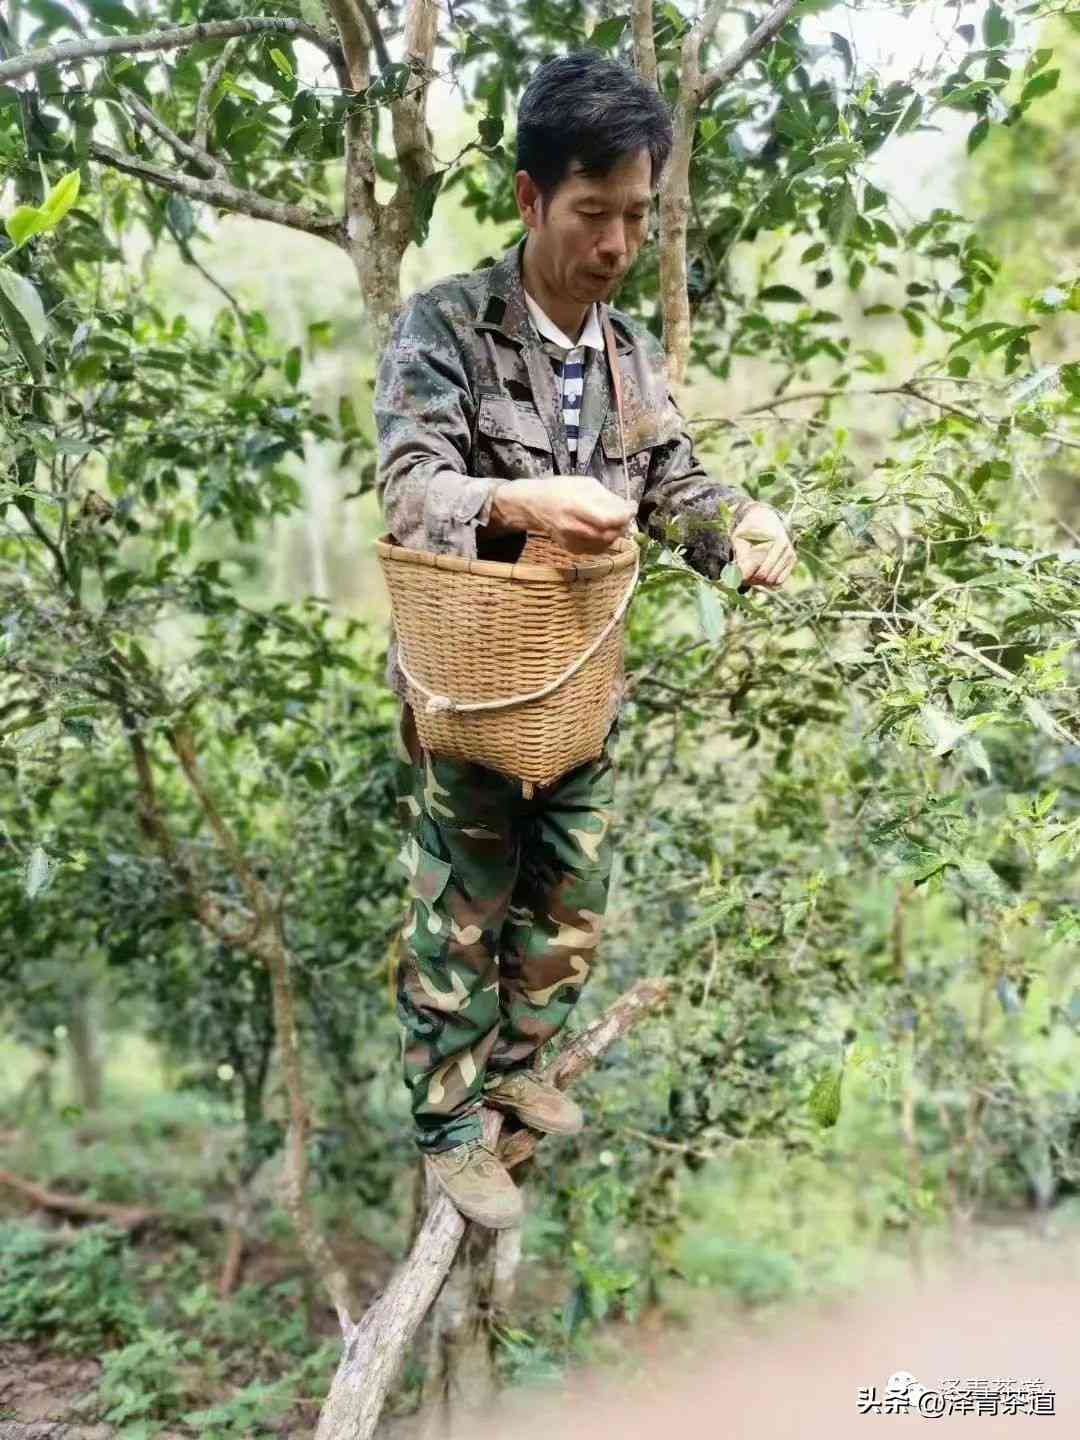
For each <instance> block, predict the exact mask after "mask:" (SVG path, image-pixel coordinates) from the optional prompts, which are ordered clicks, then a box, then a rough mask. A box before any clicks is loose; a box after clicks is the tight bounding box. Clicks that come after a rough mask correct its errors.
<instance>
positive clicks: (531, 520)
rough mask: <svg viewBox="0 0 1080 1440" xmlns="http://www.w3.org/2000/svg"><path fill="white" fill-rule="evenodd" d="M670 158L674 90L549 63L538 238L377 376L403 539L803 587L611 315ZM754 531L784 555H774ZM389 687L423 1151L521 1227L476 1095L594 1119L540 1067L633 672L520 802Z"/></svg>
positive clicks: (429, 322) (486, 1213)
mask: <svg viewBox="0 0 1080 1440" xmlns="http://www.w3.org/2000/svg"><path fill="white" fill-rule="evenodd" d="M672 143H673V136H672V129H671V123H670V119H669V115H668V111H667V107H666V105H665V103H664V101H663V99H662V97H661V96H660V95H659V94H658V93H657V92H656V91H655V90H654V89H653V88H652V87H651V86H649V85H646V84H645V83H643V82H642V81H641V80H640V79H639V78H638V77H637V76H636V75H635V74H634V72H633V71H631V70H629V69H628V68H627V67H626V66H624V65H621V64H618V63H617V62H613V61H611V60H609V59H607V58H605V57H604V56H603V55H601V54H600V53H599V52H596V51H591V50H584V51H578V52H575V53H573V54H569V55H566V56H563V57H561V58H559V59H556V60H552V61H550V62H548V63H547V64H546V65H544V66H543V67H542V68H541V69H540V70H539V71H537V73H536V75H535V76H534V77H533V79H532V81H531V82H530V84H529V85H528V87H527V89H526V90H525V93H524V95H523V96H522V100H521V104H520V107H519V112H518V134H517V156H516V158H517V170H516V174H515V177H514V183H515V195H516V198H517V205H518V210H519V213H520V215H521V220H522V223H523V225H524V226H525V229H526V232H527V233H526V235H525V236H524V237H523V239H522V240H521V241H519V242H518V243H517V244H515V245H513V246H511V248H510V249H508V250H507V251H506V252H505V254H504V255H503V256H502V258H501V259H500V260H498V261H497V262H496V263H495V264H493V265H491V266H490V267H488V268H486V269H480V270H476V271H472V272H465V273H461V274H457V275H451V276H450V277H448V278H447V279H445V280H442V281H439V282H436V283H435V284H433V285H429V286H426V287H424V288H423V289H421V290H419V291H417V292H416V293H415V294H414V295H412V296H411V297H410V299H409V300H408V302H407V303H406V304H405V306H404V307H403V309H402V311H401V313H400V314H399V316H398V317H397V319H396V321H395V323H394V326H393V330H392V333H391V336H390V340H389V343H388V345H387V347H386V350H385V351H384V353H383V356H382V359H381V361H380V364H379V369H378V376H377V381H376V390H375V419H376V428H377V443H378V487H377V488H378V493H379V498H380V502H381V504H382V507H383V512H384V516H385V520H386V525H387V529H388V530H389V531H390V533H391V534H392V535H393V536H394V537H395V539H396V540H397V542H398V543H399V544H401V545H404V546H408V547H411V548H415V549H422V550H429V551H435V552H441V553H450V554H459V555H463V556H466V557H475V556H479V557H481V558H487V559H513V558H516V556H517V555H518V554H519V553H520V551H521V548H522V546H523V543H524V538H525V531H526V530H542V531H545V532H547V533H548V534H550V535H552V536H553V537H554V538H555V540H556V541H558V542H559V543H560V544H561V545H563V546H564V547H565V548H567V549H569V550H572V551H577V552H580V553H583V554H591V553H598V552H600V551H603V550H605V549H606V548H607V547H608V546H610V544H611V543H612V541H614V540H615V539H616V537H617V536H619V535H620V533H622V532H623V531H624V530H625V527H626V526H627V523H628V522H629V521H630V520H631V519H634V518H636V520H637V522H638V524H640V525H641V526H642V527H644V528H645V529H647V530H648V531H649V532H650V533H652V534H654V535H662V534H663V535H666V536H667V537H668V538H669V540H674V541H676V542H679V543H682V544H684V545H685V554H686V558H687V562H688V563H689V564H690V565H692V566H693V567H694V568H695V569H697V570H698V571H699V572H700V573H702V574H706V575H709V576H712V577H715V576H717V575H718V574H719V573H720V570H721V569H722V568H723V566H724V565H725V564H726V563H727V562H728V561H729V560H730V559H731V558H734V560H735V562H736V563H737V564H738V565H739V567H740V569H741V570H742V572H743V576H744V580H746V581H748V582H749V583H750V584H758V585H769V586H775V585H780V584H783V582H784V581H785V580H786V579H787V576H788V574H789V572H790V570H791V567H792V565H793V564H794V560H795V556H794V551H793V549H792V546H791V542H790V540H789V538H788V535H787V532H786V530H785V527H784V525H783V522H782V521H781V519H780V517H779V516H778V515H777V514H776V512H775V511H773V510H772V509H771V508H770V507H768V506H765V505H759V504H757V503H755V502H754V501H753V500H751V499H750V498H749V497H748V496H746V495H744V494H742V493H741V492H740V491H737V490H734V489H732V488H731V487H730V486H727V485H724V484H721V483H720V482H718V481H716V480H714V479H712V478H711V477H710V476H709V475H708V473H707V472H706V471H705V470H704V469H703V468H702V466H701V465H700V464H699V462H698V460H697V458H696V456H695V454H694V449H693V444H692V441H691V440H690V438H689V436H688V435H687V434H686V431H685V429H684V427H683V420H682V416H681V414H680V412H679V410H678V408H677V406H676V404H675V401H674V399H673V398H672V396H671V394H670V392H669V390H668V386H667V379H666V371H665V356H664V351H663V347H662V346H661V345H660V344H659V342H658V341H657V340H656V339H655V337H654V336H653V335H652V334H651V332H650V331H649V330H648V329H647V328H646V327H645V326H644V325H643V324H641V322H640V321H636V320H632V319H631V318H630V317H629V316H627V315H623V314H622V313H620V312H619V311H617V310H610V309H609V307H608V305H607V296H608V295H609V294H610V293H611V292H612V291H613V290H614V288H615V287H616V286H617V285H618V283H619V282H620V281H621V280H622V278H623V277H624V276H625V274H626V272H627V270H628V269H629V267H630V266H631V264H632V263H633V261H634V257H635V254H636V252H637V250H638V248H639V247H640V245H641V243H642V241H643V240H644V239H645V236H646V233H647V230H648V221H649V209H650V203H651V199H652V196H653V194H654V192H655V190H656V188H657V185H658V181H659V176H660V172H661V170H662V168H663V165H664V163H665V162H666V160H667V157H668V155H669V154H670V151H671V146H672ZM605 314H607V315H608V316H609V317H610V322H611V326H612V329H613V332H614V335H615V342H616V350H617V358H618V364H619V373H620V381H621V387H622V395H623V409H624V422H623V431H624V438H625V450H626V454H625V457H624V456H623V451H622V447H621V446H620V441H619V428H618V420H617V415H616V410H615V405H614V394H613V391H612V387H611V382H610V375H609V371H608V368H607V366H608V361H607V356H606V354H605V350H604V338H603V331H602V319H603V317H604V315H605ZM624 458H625V462H626V470H627V472H628V476H629V483H630V492H631V493H630V499H629V501H627V499H625V498H624V488H625V480H624ZM718 501H724V502H726V503H728V504H729V505H730V506H731V507H732V521H733V523H732V528H731V533H730V537H729V536H728V535H727V534H726V533H724V527H718V525H717V523H716V521H715V516H716V511H717V502H718ZM747 531H750V532H764V533H765V534H766V535H767V536H768V537H769V543H767V544H764V545H762V544H758V545H756V546H755V545H754V544H752V543H751V541H750V539H749V538H748V537H747V535H746V533H745V532H747ZM387 675H388V681H389V683H390V685H391V686H392V688H393V689H394V690H395V692H396V693H397V694H398V695H399V696H400V697H401V699H402V707H401V719H400V728H399V738H400V741H401V748H400V754H401V767H400V774H399V790H400V796H399V799H400V807H401V814H402V819H403V821H404V824H405V827H406V841H405V846H404V848H403V850H402V854H401V857H400V858H401V861H402V863H403V866H404V868H405V871H406V873H407V875H408V877H409V882H410V887H411V900H410V905H409V910H408V915H407V918H406V922H405V925H404V928H403V931H402V946H401V961H400V966H399V971H398V985H397V1015H398V1019H399V1021H400V1023H401V1027H402V1065H403V1073H404V1079H405V1083H406V1086H407V1087H408V1089H409V1092H410V1095H411V1104H412V1116H413V1121H414V1126H415V1138H416V1143H417V1145H418V1146H419V1148H420V1149H421V1151H422V1152H424V1153H425V1155H426V1156H427V1163H428V1164H429V1166H430V1168H431V1170H432V1172H433V1174H434V1176H435V1178H436V1180H437V1181H438V1183H439V1184H440V1185H441V1186H442V1187H443V1188H444V1189H445V1190H446V1192H447V1193H448V1194H449V1195H450V1197H451V1198H452V1199H453V1200H454V1202H455V1204H456V1205H457V1206H458V1208H459V1209H460V1210H461V1212H462V1213H463V1214H464V1215H466V1216H468V1217H469V1218H470V1219H473V1220H476V1221H478V1222H479V1223H481V1224H484V1225H488V1226H492V1227H495V1228H499V1227H505V1226H508V1225H513V1224H515V1223H517V1222H518V1220H519V1219H520V1218H521V1210H522V1207H521V1197H520V1194H519V1192H518V1190H517V1187H516V1186H515V1185H514V1182H513V1180H512V1178H511V1176H510V1175H509V1173H508V1172H507V1171H506V1169H505V1168H504V1167H503V1165H502V1164H501V1162H500V1161H499V1160H498V1159H497V1158H496V1157H495V1155H494V1154H493V1153H492V1152H491V1150H489V1149H487V1148H486V1147H485V1146H484V1145H483V1143H482V1140H481V1116H480V1106H481V1104H482V1103H487V1104H490V1105H495V1106H499V1107H501V1108H503V1109H505V1110H508V1111H511V1112H512V1113H514V1114H515V1115H517V1117H518V1118H519V1119H520V1120H522V1121H523V1122H524V1123H525V1124H527V1125H529V1126H530V1127H532V1128H534V1129H536V1130H540V1131H543V1132H546V1133H551V1134H563V1135H568V1134H575V1133H577V1132H578V1131H579V1130H580V1129H581V1127H582V1124H583V1116H582V1113H581V1110H580V1108H579V1107H578V1105H577V1104H576V1103H575V1102H574V1101H573V1100H572V1099H571V1098H570V1097H569V1096H568V1095H564V1094H563V1093H562V1092H561V1091H558V1090H556V1089H555V1088H554V1087H553V1086H551V1085H548V1084H546V1083H545V1082H543V1081H541V1080H540V1079H539V1078H538V1076H537V1075H536V1073H535V1071H534V1070H533V1069H532V1061H533V1059H534V1057H535V1055H536V1052H537V1050H538V1049H539V1047H540V1046H541V1045H542V1044H543V1042H544V1041H545V1040H547V1039H550V1038H551V1036H553V1035H555V1034H556V1033H557V1032H558V1031H559V1030H560V1028H561V1027H562V1025H563V1024H564V1023H565V1021H566V1019H567V1017H568V1015H569V1013H570V1011H571V1009H572V1008H573V1006H574V1004H575V1003H576V1001H577V999H578V996H579V995H580V993H581V989H582V987H583V984H584V982H585V979H586V977H587V976H588V973H589V968H590V966H591V964H592V963H593V961H594V959H595V956H596V947H597V942H598V939H599V934H600V925H601V921H602V918H603V915H604V911H605V908H606V904H607V893H608V880H609V875H610V869H611V841H610V836H609V834H608V827H609V824H610V819H611V806H612V800H613V779H614V776H613V770H612V761H611V750H612V744H613V741H614V739H615V737H616V735H617V731H618V723H617V715H618V709H619V703H620V700H621V698H622V693H623V676H622V674H621V673H620V675H619V677H618V683H617V685H616V687H615V688H614V691H613V693H612V695H611V697H610V700H609V714H608V720H609V722H610V729H609V731H608V736H607V740H606V742H605V745H604V749H603V753H602V754H601V756H600V757H599V758H598V759H596V760H594V761H590V762H588V763H586V764H584V765H581V766H579V767H577V769H575V770H573V771H571V772H570V773H569V774H568V775H565V776H563V777H562V778H561V779H559V780H557V781H555V782H554V783H553V784H552V785H549V786H544V787H539V788H537V790H536V791H535V793H534V794H533V795H532V796H531V797H529V798H526V797H525V795H524V793H523V787H522V786H521V784H520V783H519V782H517V781H516V780H515V779H514V777H512V776H504V775H499V774H496V773H495V772H494V771H491V770H487V769H485V768H483V767H481V766H479V765H470V764H462V763H460V762H456V761H452V760H448V759H445V758H440V757H438V756H432V755H430V754H426V753H425V752H424V751H423V750H422V748H421V746H420V743H419V740H418V737H417V732H416V726H415V722H414V718H413V713H412V710H411V709H410V707H409V704H408V701H407V690H406V686H405V682H404V678H403V676H402V674H401V671H400V669H399V666H398V659H397V642H396V639H393V638H392V640H391V646H390V653H389V657H388V671H387Z"/></svg>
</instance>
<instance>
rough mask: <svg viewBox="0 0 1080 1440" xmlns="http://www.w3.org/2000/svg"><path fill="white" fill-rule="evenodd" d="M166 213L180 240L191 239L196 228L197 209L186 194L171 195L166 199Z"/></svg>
mask: <svg viewBox="0 0 1080 1440" xmlns="http://www.w3.org/2000/svg"><path fill="white" fill-rule="evenodd" d="M165 215H166V217H167V219H168V221H169V224H170V225H171V226H172V228H173V232H174V233H175V235H176V237H177V239H178V240H190V239H191V236H192V234H193V233H194V230H195V211H194V209H193V208H192V205H191V201H190V200H189V199H188V198H187V196H185V195H170V196H169V198H168V199H167V200H166V201H165Z"/></svg>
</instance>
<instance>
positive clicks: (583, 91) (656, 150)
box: [515, 49, 675, 206]
mask: <svg viewBox="0 0 1080 1440" xmlns="http://www.w3.org/2000/svg"><path fill="white" fill-rule="evenodd" d="M674 143H675V136H674V132H673V130H672V127H671V114H670V112H669V109H668V104H667V101H666V100H665V99H664V97H663V96H662V95H661V94H660V93H659V91H657V90H656V89H654V87H653V86H652V85H649V84H648V83H647V82H646V81H645V80H643V79H642V78H641V76H640V75H638V73H637V72H636V71H635V70H632V69H631V68H630V67H629V66H628V65H624V64H623V63H622V62H621V61H619V60H612V59H611V58H610V57H609V56H607V55H604V54H603V53H602V52H601V51H599V50H594V49H585V50H572V51H571V52H570V53H569V54H568V55H560V56H557V57H556V58H555V59H554V60H548V61H547V62H546V63H545V64H543V65H541V67H540V69H539V70H537V72H536V74H535V75H534V76H533V77H532V79H531V80H530V81H529V83H528V85H527V86H526V87H525V91H524V94H523V95H522V97H521V101H520V103H519V105H518V118H517V163H516V165H515V169H517V170H525V171H527V172H528V174H529V176H530V178H531V179H532V181H533V184H534V185H535V186H536V187H537V189H538V190H539V191H540V194H541V195H542V196H543V198H544V204H545V206H546V205H547V204H548V203H549V202H550V200H551V197H552V196H553V195H554V193H555V191H556V190H557V189H558V188H559V186H560V184H561V183H562V182H563V180H565V179H566V178H567V174H568V172H569V169H570V164H571V162H572V161H573V160H577V161H578V163H579V166H580V173H581V174H583V175H608V174H610V173H611V171H612V170H613V169H614V167H615V165H616V164H617V163H618V161H619V160H621V159H622V158H623V157H624V156H626V155H634V154H637V152H638V151H639V150H642V149H647V150H648V152H649V159H650V162H651V174H650V182H649V183H650V188H651V189H653V190H655V189H656V187H657V184H658V182H659V179H660V173H661V171H662V170H663V168H664V165H665V164H666V163H667V158H668V156H669V155H670V154H671V148H672V146H673V145H674Z"/></svg>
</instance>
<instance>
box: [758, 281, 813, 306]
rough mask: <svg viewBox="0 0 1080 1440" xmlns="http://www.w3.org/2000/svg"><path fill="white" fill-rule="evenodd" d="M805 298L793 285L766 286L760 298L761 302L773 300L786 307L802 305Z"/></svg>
mask: <svg viewBox="0 0 1080 1440" xmlns="http://www.w3.org/2000/svg"><path fill="white" fill-rule="evenodd" d="M804 298H805V297H804V296H803V295H802V293H801V292H800V291H798V290H796V289H794V288H793V287H792V286H791V285H766V287H765V289H764V290H762V292H761V294H760V295H759V296H758V299H759V300H773V301H776V302H778V303H779V304H785V305H801V304H802V303H803V300H804Z"/></svg>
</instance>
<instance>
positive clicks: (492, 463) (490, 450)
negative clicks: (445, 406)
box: [476, 395, 554, 479]
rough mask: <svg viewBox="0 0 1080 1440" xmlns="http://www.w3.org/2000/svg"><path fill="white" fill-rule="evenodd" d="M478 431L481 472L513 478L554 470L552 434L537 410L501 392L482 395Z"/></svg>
mask: <svg viewBox="0 0 1080 1440" xmlns="http://www.w3.org/2000/svg"><path fill="white" fill-rule="evenodd" d="M476 431H477V434H476V450H477V457H476V458H477V468H478V469H479V471H480V473H481V474H484V475H505V476H508V477H509V478H511V479H525V478H529V477H532V476H535V475H550V474H551V471H552V467H553V465H554V454H553V451H552V445H551V436H550V435H549V434H548V432H547V426H546V425H545V424H544V422H543V420H542V419H541V417H540V414H539V412H538V411H537V410H534V409H532V408H531V407H528V406H524V405H517V404H515V402H514V401H513V400H510V399H506V398H504V397H503V396H501V395H482V396H481V397H480V409H479V412H478V414H477V417H476Z"/></svg>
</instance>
